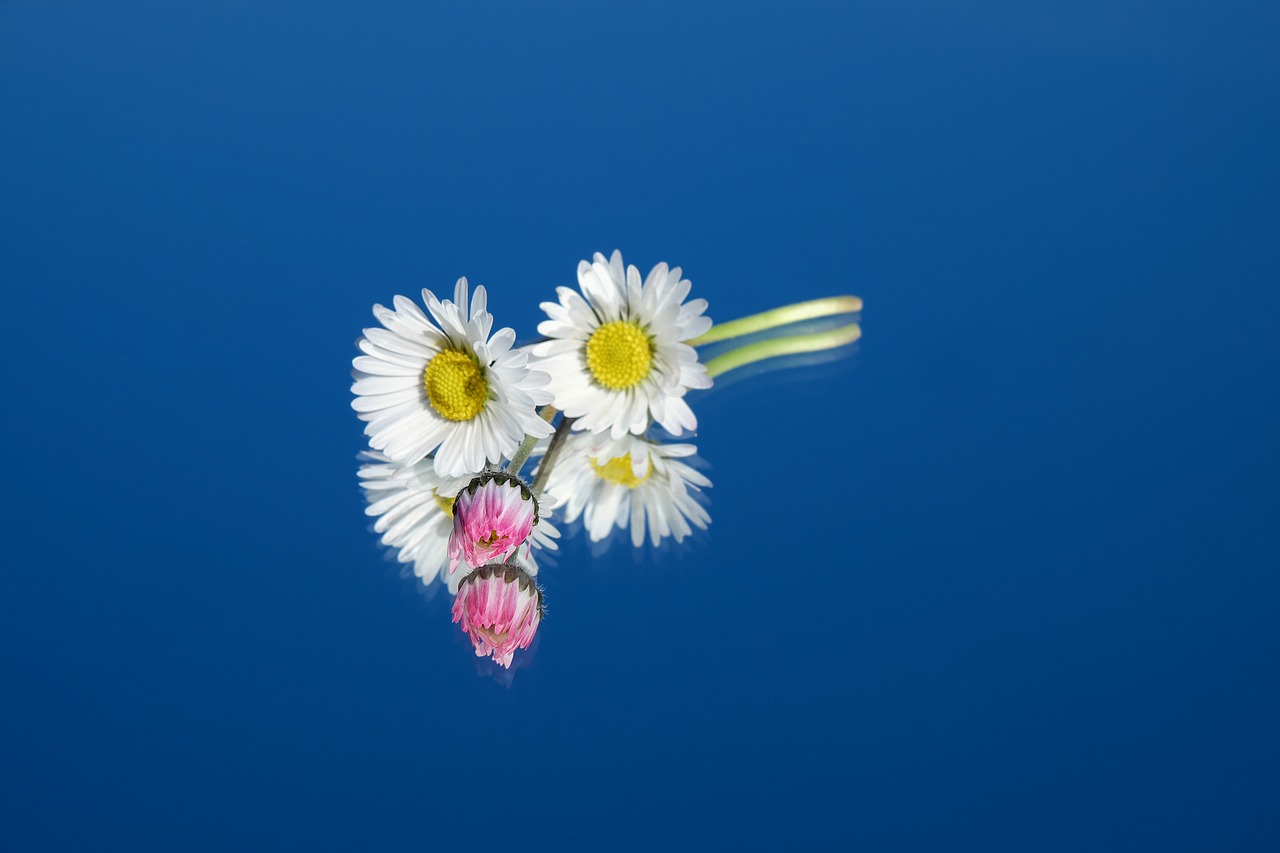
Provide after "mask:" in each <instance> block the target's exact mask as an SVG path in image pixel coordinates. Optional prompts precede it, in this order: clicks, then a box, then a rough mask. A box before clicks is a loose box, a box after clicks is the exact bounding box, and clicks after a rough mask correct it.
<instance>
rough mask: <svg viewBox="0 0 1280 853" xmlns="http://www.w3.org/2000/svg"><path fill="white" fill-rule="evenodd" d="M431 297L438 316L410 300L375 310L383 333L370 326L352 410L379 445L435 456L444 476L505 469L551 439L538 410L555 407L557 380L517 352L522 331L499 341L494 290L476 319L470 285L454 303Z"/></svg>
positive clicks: (395, 457) (412, 457) (409, 459)
mask: <svg viewBox="0 0 1280 853" xmlns="http://www.w3.org/2000/svg"><path fill="white" fill-rule="evenodd" d="M422 299H423V302H425V303H426V306H427V311H429V312H430V314H431V317H430V318H428V317H427V315H426V314H424V313H423V311H422V309H421V308H419V307H418V306H417V305H416V304H414V302H413V301H412V300H410V299H408V298H406V297H404V296H397V297H396V298H395V300H394V302H393V304H394V305H395V309H394V310H391V309H387V308H384V307H383V306H381V305H375V306H373V315H374V317H376V318H377V319H378V322H379V323H381V324H382V326H383V328H380V329H378V328H373V329H365V330H364V337H363V338H361V339H360V342H359V344H358V346H359V347H360V350H361V352H363V353H364V354H363V355H361V356H359V357H357V358H356V359H355V360H354V361H352V365H353V366H354V367H355V373H354V374H353V375H354V376H355V380H356V381H355V384H354V385H352V386H351V391H352V393H353V394H355V395H356V399H355V400H353V401H352V402H351V407H352V408H353V409H355V410H356V411H357V412H358V413H359V416H360V419H361V420H363V421H366V422H367V425H366V426H365V430H364V431H365V435H367V436H369V444H370V446H371V447H373V449H374V450H380V451H382V452H383V453H384V454H385V455H386V456H387V458H388V459H390V460H392V461H394V462H399V463H403V464H413V463H415V462H418V461H419V460H421V459H423V458H424V457H426V456H427V455H428V454H430V453H432V451H435V456H434V463H433V464H434V466H435V471H436V473H437V474H439V475H440V476H442V477H458V476H461V475H462V474H465V473H467V472H474V471H479V470H481V469H482V468H483V467H484V465H485V462H486V461H488V462H494V463H496V462H499V461H500V460H501V459H502V457H503V456H504V455H510V454H511V453H513V452H514V451H515V449H516V447H518V446H519V444H520V442H521V441H522V440H523V439H524V437H525V435H526V434H528V435H534V436H545V435H549V434H550V433H551V426H550V424H548V423H547V422H546V421H545V420H543V419H542V418H541V417H539V416H538V414H537V407H538V406H540V405H543V404H545V403H550V402H551V393H550V392H549V391H548V390H547V388H546V386H547V384H548V382H549V381H550V377H548V376H547V374H546V373H544V372H543V371H541V370H536V369H533V368H531V367H529V354H528V353H527V352H526V351H525V350H523V349H519V348H515V347H513V344H514V343H515V340H516V333H515V331H514V330H512V329H510V328H504V329H500V330H498V332H496V333H494V334H493V335H492V336H491V335H490V331H491V330H492V328H493V316H492V315H491V314H489V312H488V311H487V310H485V309H486V294H485V289H484V288H483V287H477V288H476V291H475V295H474V297H473V298H472V300H471V306H470V308H471V310H470V314H469V315H468V311H467V280H466V279H465V278H460V279H458V283H457V285H456V287H455V288H454V295H453V300H452V301H450V300H448V299H446V300H444V301H443V302H441V301H440V300H439V299H437V298H436V296H435V294H433V293H432V292H431V291H430V290H425V289H424V290H423V291H422ZM432 320H434V321H435V322H434V323H433V322H432Z"/></svg>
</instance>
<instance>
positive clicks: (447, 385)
mask: <svg viewBox="0 0 1280 853" xmlns="http://www.w3.org/2000/svg"><path fill="white" fill-rule="evenodd" d="M422 383H423V385H425V386H426V389H427V398H428V399H429V400H430V401H431V406H432V408H434V409H435V410H436V411H437V412H439V413H440V417H442V418H446V419H448V420H451V421H469V420H471V419H472V418H474V417H475V416H476V415H478V414H480V410H481V409H483V408H484V403H485V400H487V399H489V383H488V382H486V381H485V379H484V371H483V370H481V368H480V362H479V361H477V360H476V357H475V356H474V355H472V354H471V353H469V352H462V351H460V350H445V351H444V352H441V353H438V354H437V355H436V356H435V357H434V358H432V359H431V361H430V362H428V363H427V369H426V370H424V371H423V372H422Z"/></svg>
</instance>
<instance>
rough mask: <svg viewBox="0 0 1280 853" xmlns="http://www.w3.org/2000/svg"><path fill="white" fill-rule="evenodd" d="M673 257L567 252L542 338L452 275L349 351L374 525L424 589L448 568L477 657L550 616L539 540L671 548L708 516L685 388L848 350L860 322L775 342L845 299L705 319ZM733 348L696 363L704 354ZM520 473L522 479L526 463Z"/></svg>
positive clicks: (505, 654)
mask: <svg viewBox="0 0 1280 853" xmlns="http://www.w3.org/2000/svg"><path fill="white" fill-rule="evenodd" d="M690 290H691V284H690V282H689V281H688V280H687V279H685V278H683V276H682V272H681V269H680V268H679V267H668V266H667V265H666V264H658V265H657V266H655V267H654V268H653V269H652V270H650V271H649V274H648V275H647V276H645V277H644V278H643V279H641V277H640V271H639V270H638V269H637V268H636V267H635V266H626V267H624V266H623V263H622V255H621V254H620V253H619V252H616V251H615V252H614V253H613V255H612V256H611V257H609V258H605V257H604V256H603V255H601V254H598V253H597V254H596V255H595V257H594V259H593V260H592V261H589V262H588V261H582V262H580V263H579V264H578V289H577V290H574V289H572V288H568V287H560V288H557V290H556V296H557V301H555V302H543V303H542V304H541V308H542V310H543V311H544V312H545V313H546V315H547V319H546V320H544V321H543V322H541V323H539V324H538V333H539V335H540V336H541V338H540V339H539V340H537V341H535V342H533V343H530V344H527V345H524V346H517V345H516V333H515V331H514V330H513V329H511V328H501V329H499V330H497V331H496V332H495V331H494V330H493V325H494V323H493V315H491V314H490V313H489V310H488V308H489V306H488V294H487V293H486V291H485V289H484V288H483V287H477V288H476V289H475V291H474V293H472V292H470V290H469V288H468V285H467V280H466V279H465V278H462V279H459V280H458V282H457V284H456V286H455V287H454V292H453V299H452V300H449V299H444V300H441V299H438V298H437V297H436V295H435V294H434V293H432V292H431V291H430V290H423V291H422V299H423V303H424V304H425V307H426V310H425V311H424V310H423V309H422V308H420V307H419V306H418V305H417V304H416V303H415V302H413V301H412V300H411V299H408V298H406V297H404V296H396V297H395V299H394V300H393V301H392V306H393V307H392V308H386V307H383V306H382V305H375V306H374V308H373V315H374V317H375V318H376V319H377V320H378V323H379V324H380V327H377V328H369V329H365V330H364V336H363V337H362V338H360V340H359V342H358V347H359V349H360V351H361V354H360V355H359V356H357V357H356V358H355V360H354V361H353V362H352V365H353V367H354V368H355V369H354V371H353V377H354V379H355V383H354V384H353V385H352V387H351V391H352V393H353V394H354V395H355V399H354V400H353V401H352V404H351V405H352V407H353V408H354V409H355V410H356V412H357V414H358V416H359V418H360V419H361V420H362V421H364V422H365V430H364V431H365V435H366V436H367V437H368V439H369V446H370V450H369V451H367V452H366V453H364V454H362V458H363V464H362V465H361V467H360V469H359V478H360V482H361V485H362V487H363V488H364V490H365V492H366V495H367V496H368V499H369V505H368V508H367V509H366V513H367V514H368V515H370V516H372V517H374V518H375V519H376V521H375V523H374V530H375V531H376V532H377V533H379V534H381V537H382V543H383V544H384V545H386V546H387V547H389V548H391V549H394V550H395V551H396V553H397V558H398V559H399V560H400V561H401V562H402V563H408V564H411V565H412V566H413V572H414V574H415V575H417V576H418V577H419V578H421V579H422V582H423V583H425V584H431V583H433V582H434V581H435V580H436V578H437V577H438V576H439V575H441V573H442V572H443V573H444V574H445V585H446V586H447V588H448V590H449V592H450V593H451V594H453V595H454V596H455V598H454V603H453V621H454V622H457V623H459V624H460V625H461V628H462V630H463V631H464V632H466V634H467V636H468V637H469V638H470V639H471V642H472V644H473V646H474V647H475V652H476V654H477V655H479V656H482V657H483V656H487V655H492V657H493V659H494V660H495V661H497V662H498V663H499V664H501V665H502V666H504V667H509V666H510V665H511V662H512V660H513V658H514V655H515V652H516V650H517V649H525V648H528V647H529V644H530V643H531V642H532V640H533V637H534V635H535V633H536V632H537V630H538V626H539V624H540V623H541V621H542V616H543V591H542V588H541V587H540V586H539V585H538V584H537V583H536V581H535V578H536V577H537V575H538V561H537V559H536V557H535V556H534V554H535V552H536V551H539V550H551V549H555V548H556V547H557V543H556V540H557V539H558V538H559V536H560V533H559V531H558V530H557V529H556V527H555V526H554V525H553V523H552V518H553V516H554V515H555V513H557V512H559V513H560V514H561V518H560V519H558V521H560V522H561V523H563V524H576V523H578V522H579V520H581V522H582V524H583V526H584V527H585V529H586V531H587V534H588V536H589V538H590V539H591V541H593V542H601V541H603V540H605V539H606V538H608V537H609V536H610V535H611V534H612V533H613V532H614V531H615V530H616V531H623V530H628V529H629V531H630V539H631V544H632V546H634V547H636V548H641V547H644V546H645V544H646V538H647V540H648V543H649V544H650V545H652V546H655V547H656V546H658V545H659V544H660V543H661V542H662V541H663V540H664V539H666V538H668V537H671V538H673V539H675V541H677V542H679V541H682V540H683V539H684V538H685V537H687V536H689V535H690V534H691V533H692V531H693V528H694V527H697V528H700V529H705V528H706V527H707V525H708V524H709V523H710V521H711V518H710V515H709V514H708V513H707V510H706V508H705V507H704V506H703V504H702V503H699V501H698V500H697V499H696V497H695V496H696V494H697V493H698V492H700V491H701V490H703V489H706V488H709V487H710V486H711V482H710V480H708V479H707V478H706V477H705V476H704V475H703V474H702V473H700V472H699V471H698V470H697V469H696V468H694V467H693V466H692V465H690V464H689V462H690V461H691V458H692V457H693V456H694V455H695V454H696V452H697V450H696V448H695V446H694V445H693V444H691V443H689V442H677V441H673V440H671V439H678V438H681V437H682V436H692V435H694V434H695V431H696V430H697V426H698V420H697V417H696V416H695V415H694V413H693V410H692V409H691V408H690V407H689V404H688V402H687V401H686V395H687V393H688V392H689V391H691V390H696V389H706V388H710V387H711V386H712V382H713V380H714V379H715V378H716V377H717V376H719V375H721V374H723V373H725V372H727V371H729V370H733V369H736V368H739V367H743V366H745V365H747V364H752V363H755V362H759V361H763V360H765V359H771V358H775V357H778V356H783V355H790V354H794V353H804V352H816V351H821V350H831V349H836V348H839V347H842V346H844V345H846V344H849V343H852V342H853V341H855V340H857V339H858V337H859V336H860V334H861V330H860V327H859V325H858V324H857V323H856V322H846V323H843V324H841V325H837V326H832V327H830V328H826V329H823V330H820V331H806V332H804V333H801V334H785V335H783V334H778V332H779V330H787V329H791V328H795V327H796V324H803V323H804V322H806V321H815V320H818V321H823V322H826V323H830V321H831V318H834V317H838V316H841V315H846V314H851V313H856V312H858V311H860V310H861V308H862V302H861V300H859V299H858V298H856V297H852V296H839V297H829V298H825V299H817V300H813V301H809V302H802V303H798V304H796V305H789V306H786V307H783V308H778V309H774V310H772V311H768V312H765V313H763V314H756V315H753V316H750V317H745V318H743V319H740V320H734V321H731V322H728V323H721V324H718V325H713V324H712V322H711V319H710V318H709V317H707V316H706V310H707V301H706V300H705V299H689V298H688V297H689V293H690ZM723 341H737V342H740V343H739V345H735V346H733V347H731V348H729V349H727V350H726V351H724V352H722V353H721V354H719V355H717V356H716V357H714V358H711V359H708V360H706V361H703V360H702V359H701V358H700V352H699V350H700V348H702V347H704V346H707V345H713V344H717V343H720V342H723ZM526 467H529V468H530V469H531V470H530V472H529V473H528V474H526V473H525V468H526Z"/></svg>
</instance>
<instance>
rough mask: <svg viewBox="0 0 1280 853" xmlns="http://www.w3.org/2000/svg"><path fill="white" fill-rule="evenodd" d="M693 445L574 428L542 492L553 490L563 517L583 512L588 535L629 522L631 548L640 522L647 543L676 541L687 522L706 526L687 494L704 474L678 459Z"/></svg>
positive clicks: (706, 483) (704, 483) (701, 483)
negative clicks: (586, 431) (576, 431)
mask: <svg viewBox="0 0 1280 853" xmlns="http://www.w3.org/2000/svg"><path fill="white" fill-rule="evenodd" d="M696 453H697V448H695V447H694V446H693V445H692V444H664V443H661V442H656V441H651V440H649V439H647V438H642V437H640V436H634V435H623V436H622V437H620V438H612V437H610V436H607V435H603V434H592V433H575V434H572V435H570V436H569V438H568V439H567V440H566V442H565V445H564V447H563V448H562V450H561V453H560V454H559V455H558V456H557V458H556V460H555V462H554V463H553V467H552V469H551V474H550V476H549V477H548V482H547V489H546V493H547V495H557V496H559V499H560V501H561V505H562V506H563V508H564V519H565V521H566V522H569V523H572V522H574V521H576V520H577V519H578V517H579V516H582V518H583V522H584V524H585V526H586V529H587V535H588V536H589V537H590V538H591V541H592V542H599V541H601V540H602V539H604V538H605V537H607V536H608V535H609V534H610V533H612V532H613V529H614V528H615V527H616V528H617V529H619V530H623V529H626V528H627V527H630V528H631V544H632V545H634V546H635V547H637V548H639V547H640V546H641V545H643V544H644V539H645V531H646V529H647V530H648V534H649V541H650V542H651V543H652V544H653V545H654V546H657V545H658V544H659V543H660V542H661V541H662V540H663V539H664V538H666V537H668V536H672V537H675V540H676V541H677V542H680V541H682V540H683V539H684V538H685V537H686V536H689V535H690V534H692V533H693V527H698V528H699V529H702V530H705V529H706V527H707V525H708V524H710V522H711V516H710V515H709V514H708V513H707V511H706V509H705V508H704V507H703V506H702V505H701V504H700V503H698V501H697V500H695V498H694V493H695V492H697V491H699V490H701V489H704V488H709V487H710V486H711V481H710V480H708V479H707V478H706V477H705V476H703V475H702V474H701V473H700V472H698V471H697V470H696V469H694V468H693V467H692V466H690V465H689V464H687V463H686V462H684V461H682V460H683V459H686V458H689V457H692V456H694V455H695V454H696Z"/></svg>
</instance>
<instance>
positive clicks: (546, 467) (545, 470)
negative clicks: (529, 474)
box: [530, 418, 573, 494]
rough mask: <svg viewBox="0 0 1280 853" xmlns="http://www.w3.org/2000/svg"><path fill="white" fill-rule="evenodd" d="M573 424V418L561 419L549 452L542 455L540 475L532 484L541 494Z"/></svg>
mask: <svg viewBox="0 0 1280 853" xmlns="http://www.w3.org/2000/svg"><path fill="white" fill-rule="evenodd" d="M572 425H573V418H564V419H562V420H561V421H560V426H558V427H556V434H555V435H553V436H551V443H550V444H549V445H547V452H546V454H545V455H543V457H542V467H541V468H539V469H538V476H537V477H535V478H534V481H533V485H532V486H530V488H531V489H533V490H534V491H535V492H537V493H539V494H541V492H542V487H543V486H545V485H546V483H547V478H548V477H550V476H551V469H552V467H553V466H554V465H555V464H556V457H557V456H559V455H560V448H561V447H562V446H564V440H565V439H566V438H568V437H569V427H570V426H572Z"/></svg>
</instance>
